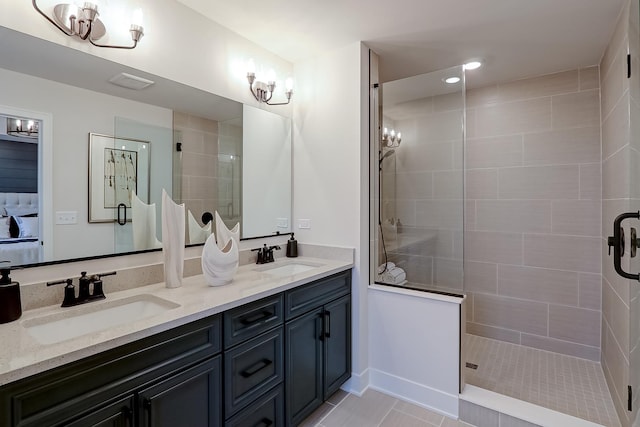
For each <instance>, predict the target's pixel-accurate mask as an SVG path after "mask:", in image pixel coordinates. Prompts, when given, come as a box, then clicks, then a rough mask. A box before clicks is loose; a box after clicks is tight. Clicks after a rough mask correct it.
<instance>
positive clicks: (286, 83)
mask: <svg viewBox="0 0 640 427" xmlns="http://www.w3.org/2000/svg"><path fill="white" fill-rule="evenodd" d="M284 87H285V88H286V89H287V92H290V91H292V90H293V79H292V78H291V77H287V79H286V80H285V81H284Z"/></svg>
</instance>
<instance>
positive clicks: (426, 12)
mask: <svg viewBox="0 0 640 427" xmlns="http://www.w3.org/2000/svg"><path fill="white" fill-rule="evenodd" d="M178 1H179V2H181V3H183V4H185V5H186V6H188V7H190V8H192V9H194V10H196V11H198V12H200V13H202V14H203V15H205V16H207V17H209V18H210V19H212V20H214V21H216V22H218V23H220V24H222V25H224V26H226V27H227V28H229V29H230V30H232V31H234V32H236V33H238V34H240V35H242V36H244V37H246V38H247V39H249V40H252V41H253V42H255V43H257V44H259V45H260V46H262V47H264V48H265V49H267V50H269V51H271V52H273V53H275V54H277V55H278V56H280V57H282V58H284V59H285V60H288V61H290V62H292V63H296V62H298V61H301V60H304V59H306V58H309V57H313V56H316V55H318V54H321V53H322V52H323V51H327V50H331V49H335V48H339V47H342V46H346V45H348V44H351V43H354V42H357V41H363V42H364V43H365V44H366V45H367V46H369V47H370V48H372V49H373V50H374V51H375V52H377V53H378V54H379V55H380V57H381V70H380V72H381V78H382V81H391V80H396V79H400V78H404V77H408V76H413V75H418V74H422V73H426V72H430V71H434V70H440V69H443V68H448V67H452V66H455V65H459V64H461V63H463V62H465V61H466V60H468V59H470V58H481V59H482V60H483V61H484V62H485V64H486V65H485V66H484V67H483V68H481V69H479V70H476V71H469V72H468V73H467V85H468V86H470V87H479V86H485V85H489V84H492V83H496V82H504V81H510V80H515V79H519V78H525V77H531V76H538V75H542V74H548V73H552V72H557V71H561V70H568V69H575V68H578V67H583V66H589V65H595V64H598V63H599V62H600V58H601V57H602V54H603V53H604V50H605V48H606V46H607V44H608V42H609V39H610V37H611V35H612V33H613V30H614V27H615V24H616V20H617V18H618V16H619V14H620V12H621V9H622V5H623V2H624V0H393V1H392V0H325V1H317V0H295V1H294V0H270V1H264V0H235V1H229V0H178Z"/></svg>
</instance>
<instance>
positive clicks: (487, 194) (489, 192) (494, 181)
mask: <svg viewBox="0 0 640 427" xmlns="http://www.w3.org/2000/svg"><path fill="white" fill-rule="evenodd" d="M465 185H466V194H467V195H466V197H467V199H471V200H474V199H496V198H498V171H497V170H496V169H475V170H468V171H467V177H466V180H465Z"/></svg>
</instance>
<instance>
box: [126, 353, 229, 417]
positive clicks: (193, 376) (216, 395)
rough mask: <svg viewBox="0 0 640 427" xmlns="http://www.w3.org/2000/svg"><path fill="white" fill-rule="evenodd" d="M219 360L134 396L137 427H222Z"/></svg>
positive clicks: (172, 377)
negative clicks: (137, 418)
mask: <svg viewBox="0 0 640 427" xmlns="http://www.w3.org/2000/svg"><path fill="white" fill-rule="evenodd" d="M220 369H221V362H220V356H216V357H214V358H213V359H211V360H208V361H206V362H203V363H201V364H199V365H196V366H194V367H192V368H189V369H187V370H186V371H183V372H181V373H178V374H176V375H173V376H171V377H169V378H167V379H165V380H163V381H161V382H159V383H157V384H155V385H153V386H151V387H149V388H147V389H144V390H142V391H141V392H140V393H139V394H138V402H139V406H138V407H139V408H140V413H139V420H140V422H139V425H140V426H145V427H147V426H148V427H152V426H153V427H162V426H166V427H194V426H198V427H213V426H220V425H222V417H221V410H220V408H221V406H222V401H221V388H222V382H221V379H220V378H221V376H220Z"/></svg>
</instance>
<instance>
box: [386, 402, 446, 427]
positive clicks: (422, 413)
mask: <svg viewBox="0 0 640 427" xmlns="http://www.w3.org/2000/svg"><path fill="white" fill-rule="evenodd" d="M393 409H395V410H396V411H399V412H402V413H405V414H407V415H411V416H414V417H416V418H418V419H420V420H422V421H426V422H428V423H430V424H433V425H436V426H439V425H440V424H441V423H442V420H443V418H444V416H443V415H440V414H438V413H436V412H433V411H430V410H428V409H425V408H421V407H420V406H418V405H414V404H412V403H408V402H405V401H403V400H398V401H397V402H396V404H395V405H394V406H393Z"/></svg>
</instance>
